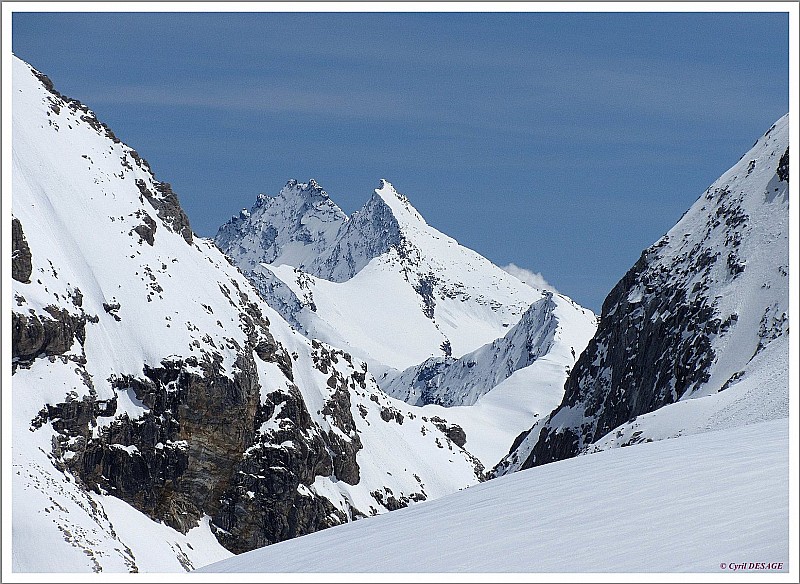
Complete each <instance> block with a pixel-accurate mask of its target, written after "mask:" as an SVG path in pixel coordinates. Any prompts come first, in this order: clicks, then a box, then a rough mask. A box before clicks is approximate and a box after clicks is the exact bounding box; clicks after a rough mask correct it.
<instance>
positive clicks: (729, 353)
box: [499, 114, 789, 472]
mask: <svg viewBox="0 0 800 584" xmlns="http://www.w3.org/2000/svg"><path fill="white" fill-rule="evenodd" d="M788 198H789V118H788V114H787V115H786V116H784V117H782V118H781V119H780V120H778V121H777V122H776V123H775V124H774V125H773V126H772V127H771V128H770V129H769V130H768V131H767V132H766V133H765V134H764V135H763V136H762V137H761V138H759V139H758V140H757V141H756V143H755V144H754V145H753V147H752V148H751V150H750V151H749V152H747V153H746V154H745V155H744V156H743V157H742V158H741V159H740V160H739V162H737V163H736V164H735V165H734V166H733V167H731V168H730V169H729V170H728V171H727V172H726V173H724V174H723V175H722V176H721V177H720V178H719V179H718V180H717V181H715V182H714V184H712V185H711V186H710V187H709V188H708V189H707V190H706V192H705V193H703V194H702V195H701V196H700V198H699V199H698V200H697V202H696V203H695V204H694V205H693V206H692V207H691V208H690V209H689V210H688V211H687V212H686V213H685V214H684V216H683V217H682V218H681V220H680V221H679V222H678V223H677V224H676V225H675V227H673V228H672V229H671V230H670V231H669V232H668V233H667V234H666V235H665V236H664V237H662V238H661V239H660V240H659V241H658V242H656V243H655V244H654V245H653V246H651V247H650V248H649V249H647V250H645V251H644V252H643V253H642V257H641V258H640V259H639V261H638V262H637V263H636V264H635V265H634V266H633V267H632V268H631V270H630V271H629V272H628V273H627V274H626V275H625V276H624V277H623V279H622V280H620V282H619V283H618V284H617V285H616V287H615V288H614V289H613V290H612V291H611V293H610V294H609V296H608V297H607V298H606V300H605V302H604V303H603V311H602V314H601V317H600V326H599V328H598V331H597V334H596V335H595V337H594V338H593V339H592V340H591V341H590V342H589V345H588V346H587V348H586V350H585V352H584V353H583V354H582V355H581V357H580V359H579V360H578V362H577V364H576V366H575V368H574V369H573V371H572V373H571V374H570V377H569V379H568V380H567V383H566V385H565V395H564V400H563V401H562V403H561V404H560V405H559V407H558V408H557V409H556V410H554V411H553V412H552V413H551V415H550V416H549V419H548V420H547V421H546V422H543V423H537V425H536V426H535V428H534V429H533V430H532V431H531V432H530V433H529V435H528V436H527V437H526V438H525V439H524V440H523V442H522V443H521V444H520V445H519V451H518V452H516V453H512V454H511V456H510V457H509V459H508V460H507V461H504V463H503V464H502V465H501V468H500V469H499V471H500V472H508V471H509V470H513V469H515V468H518V467H519V466H520V465H521V466H522V467H523V468H527V467H529V466H531V465H536V464H544V463H546V462H550V461H553V460H558V459H562V458H566V457H569V456H574V455H575V454H577V453H578V452H581V451H582V450H584V449H586V448H587V447H589V445H591V444H593V443H595V442H598V441H601V440H602V442H603V444H611V443H612V442H614V440H615V439H613V438H603V437H604V436H606V435H607V434H609V433H610V432H612V431H613V434H614V436H617V435H619V437H620V439H623V440H630V439H634V440H635V439H641V440H644V439H647V438H650V439H656V438H657V437H666V436H675V435H677V434H679V433H681V432H690V431H701V430H702V429H704V428H706V427H721V426H722V427H724V426H726V425H729V426H733V425H740V424H746V423H750V422H754V421H758V420H764V419H774V418H782V417H787V416H788V391H789V386H788V384H789V379H788V374H789V368H788V350H789V318H788V311H789V244H788V242H789V201H788ZM700 398H702V399H701V400H700ZM687 400H699V401H698V403H697V404H691V405H685V406H679V405H678V404H677V403H676V402H682V401H687ZM670 404H675V405H674V406H671V408H670V410H669V411H670V412H673V413H674V415H673V414H670V415H666V414H663V415H662V414H661V410H660V409H659V408H663V407H664V406H668V405H670ZM737 404H739V405H737ZM745 404H746V407H745ZM734 410H735V413H734ZM649 412H658V414H657V415H656V414H654V415H648V416H644V414H648V413H649ZM678 412H681V413H682V414H685V415H689V416H690V419H683V418H682V417H681V415H678V414H677V413H678ZM689 412H692V413H691V414H689ZM705 415H707V416H709V417H708V418H707V419H704V416H705ZM656 419H658V422H655V420H656ZM668 420H669V421H670V422H669V423H668ZM723 421H724V422H723ZM543 424H544V425H543ZM650 424H655V426H653V427H652V428H650V426H649V425H650ZM619 426H622V427H621V428H620V429H619V430H616V428H617V427H619ZM633 433H637V434H636V437H635V438H634V436H633Z"/></svg>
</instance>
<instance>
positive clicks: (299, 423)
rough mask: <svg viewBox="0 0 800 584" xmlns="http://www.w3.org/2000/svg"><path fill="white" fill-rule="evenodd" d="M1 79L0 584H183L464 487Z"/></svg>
mask: <svg viewBox="0 0 800 584" xmlns="http://www.w3.org/2000/svg"><path fill="white" fill-rule="evenodd" d="M13 67H14V69H13V77H12V81H13V98H14V100H13V128H12V136H13V152H12V158H13V162H12V172H13V177H12V178H13V180H12V184H13V203H12V213H13V226H12V227H13V229H12V240H13V241H12V244H13V259H12V276H13V279H14V282H13V303H12V306H11V307H10V308H11V312H12V314H11V317H12V329H13V333H12V359H13V375H12V425H13V429H12V446H11V459H12V460H11V461H10V464H11V465H12V472H13V475H12V476H13V484H12V487H11V488H12V493H13V509H12V510H11V513H12V522H13V540H12V542H11V545H12V557H13V569H14V571H20V572H29V571H43V572H51V571H58V572H71V571H92V570H94V571H135V570H139V571H159V572H163V571H182V570H188V569H191V568H194V567H197V566H200V565H203V564H204V563H207V562H211V561H214V560H216V559H220V558H223V557H226V556H229V555H230V554H231V552H241V551H245V550H249V549H253V548H255V547H259V546H263V545H267V544H269V543H273V542H275V541H281V540H284V539H286V538H290V537H295V536H298V535H302V534H304V533H309V532H312V531H316V530H319V529H323V528H325V527H329V526H331V525H335V524H338V523H342V522H347V521H350V520H351V519H353V518H357V517H363V516H369V515H372V514H376V513H382V512H385V511H387V510H392V509H396V508H399V507H402V506H405V505H408V504H411V503H414V502H416V501H422V500H426V499H433V498H435V497H438V496H442V495H444V494H447V493H450V492H453V491H455V490H457V489H459V488H463V487H466V486H468V485H472V484H475V483H477V482H478V481H479V477H480V474H481V472H480V471H481V469H480V465H479V464H478V463H477V461H476V460H475V459H474V458H473V457H472V456H471V455H470V454H469V453H467V452H466V451H464V450H463V449H462V448H460V447H459V446H458V445H457V444H456V443H455V442H453V441H452V440H451V439H450V438H449V437H448V435H447V433H448V432H449V433H450V434H452V432H451V431H450V428H451V426H450V424H448V423H447V422H445V421H438V420H437V421H436V423H433V422H432V421H431V420H430V419H428V418H427V416H425V415H424V412H421V411H420V410H419V409H418V408H413V407H411V406H409V405H407V404H405V403H404V402H401V401H399V400H395V399H392V398H390V397H388V396H386V395H385V394H384V393H383V392H381V391H380V390H379V389H378V387H377V385H376V383H375V381H374V379H373V377H372V375H371V374H370V372H369V371H368V370H367V366H366V364H365V363H363V362H362V361H359V360H358V359H356V358H355V357H353V356H351V355H350V354H347V353H345V352H344V351H341V350H339V349H336V348H334V347H331V346H329V345H326V344H324V343H320V342H316V341H315V342H313V343H312V342H311V341H309V340H307V339H306V338H305V337H303V336H301V335H300V334H298V333H296V332H295V331H293V330H292V329H291V328H290V326H289V325H288V324H287V323H286V322H285V321H284V320H283V319H282V318H281V317H280V315H279V314H278V313H277V312H275V311H274V310H272V309H271V308H270V307H269V306H268V305H267V304H266V303H265V302H264V301H262V300H261V299H260V298H259V297H258V294H257V293H256V291H255V289H254V288H252V286H251V285H250V283H249V282H248V280H247V279H246V278H245V277H244V276H243V275H242V274H241V272H240V271H239V270H238V269H237V268H235V267H234V266H232V265H230V263H229V262H228V261H227V260H226V258H225V257H224V256H223V255H222V253H220V252H219V250H218V249H217V248H216V247H215V245H214V244H213V243H212V242H211V241H208V240H203V239H201V238H198V237H196V236H194V235H193V234H192V231H191V228H190V226H189V222H188V219H187V218H186V215H185V214H184V213H183V211H182V210H181V208H180V205H179V204H178V200H177V197H176V196H175V194H174V193H173V192H172V190H171V189H170V187H169V185H168V184H166V183H163V182H160V181H158V180H156V178H155V177H154V175H153V173H152V172H151V170H150V167H149V165H148V164H147V162H145V161H144V160H143V159H142V158H141V157H140V156H139V154H138V153H136V152H135V151H134V150H132V149H131V148H129V147H128V146H126V145H125V144H123V143H122V142H120V140H119V139H118V138H117V137H116V136H114V134H113V133H112V132H111V131H110V130H109V129H108V128H107V127H105V126H104V125H103V124H102V123H101V122H99V121H98V120H97V118H96V117H95V116H94V114H93V113H92V112H91V110H89V109H88V108H87V107H86V106H84V105H82V104H80V103H79V102H77V101H75V100H70V99H68V98H66V97H64V96H62V95H61V94H59V93H58V92H57V91H56V90H55V89H54V88H53V86H52V83H51V82H50V80H49V79H47V78H46V77H45V76H44V75H42V74H40V73H38V72H36V71H34V70H32V69H31V68H30V67H29V66H28V65H27V64H25V63H24V62H22V61H20V60H18V59H16V58H14V59H13ZM43 550H46V553H42V552H43Z"/></svg>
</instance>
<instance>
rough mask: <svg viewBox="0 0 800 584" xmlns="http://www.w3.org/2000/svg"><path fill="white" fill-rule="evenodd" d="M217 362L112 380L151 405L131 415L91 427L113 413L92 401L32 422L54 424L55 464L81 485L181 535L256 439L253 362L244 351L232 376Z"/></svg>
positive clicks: (192, 362) (111, 404) (178, 364)
mask: <svg viewBox="0 0 800 584" xmlns="http://www.w3.org/2000/svg"><path fill="white" fill-rule="evenodd" d="M220 365H221V358H214V356H211V355H207V356H206V357H205V358H204V359H203V360H199V361H198V360H196V359H192V358H189V359H186V360H181V359H177V360H168V359H165V360H163V361H162V362H161V366H160V367H145V369H144V375H143V376H142V377H132V376H123V377H119V378H115V379H114V380H113V384H114V386H115V388H116V390H117V391H118V392H127V393H128V397H129V398H130V399H133V400H135V401H136V402H138V403H141V404H142V405H143V406H145V407H146V408H148V411H147V412H145V413H144V414H143V415H142V416H141V417H140V418H137V419H131V418H130V417H129V416H128V415H127V414H122V415H120V416H117V417H116V418H115V419H114V420H113V421H112V422H111V423H110V424H104V425H102V426H101V427H100V428H96V426H97V425H98V420H97V418H98V417H100V416H104V417H108V416H114V415H115V414H116V400H108V401H106V402H97V401H95V400H94V399H93V398H92V397H91V395H90V396H88V397H85V398H83V400H82V401H77V400H71V401H70V400H68V401H67V402H65V403H60V404H56V405H53V406H47V407H46V408H45V409H43V410H42V412H40V415H39V424H41V423H42V422H46V421H53V428H54V429H55V430H56V431H57V432H59V434H60V437H59V438H58V440H57V441H56V447H55V454H56V456H57V458H58V459H59V460H62V461H63V463H64V464H65V466H66V467H67V468H69V469H70V470H71V471H72V472H73V473H74V474H75V475H76V476H77V477H79V478H80V479H81V480H82V481H83V483H84V484H85V485H86V486H87V487H88V488H90V489H93V490H96V491H98V492H106V493H109V494H112V495H114V496H116V497H119V498H120V499H123V500H125V501H127V502H129V503H130V504H131V505H133V506H134V507H136V508H137V509H139V510H140V511H143V512H144V513H147V514H148V515H150V516H151V517H153V518H156V519H159V520H162V521H164V523H166V524H167V525H170V526H171V527H173V528H175V529H178V530H180V531H182V532H186V531H187V530H188V529H190V528H191V527H194V526H195V525H196V524H197V521H198V520H199V519H200V518H201V517H202V515H203V514H205V513H210V512H213V511H214V510H215V509H216V508H218V507H219V499H220V496H221V494H222V492H223V491H224V490H225V489H226V488H227V484H228V481H229V480H230V477H231V475H232V473H233V468H234V467H235V465H236V463H237V460H238V459H239V457H240V456H241V453H242V452H243V451H244V450H245V448H246V447H247V446H249V444H251V443H252V442H253V439H254V434H255V429H254V423H253V421H254V419H255V414H256V411H257V409H258V402H259V391H260V388H259V386H258V383H257V381H256V379H257V377H256V376H255V372H254V367H255V366H254V363H253V362H252V358H251V359H250V360H249V362H248V359H247V358H246V357H245V356H244V355H242V356H241V357H240V358H239V359H238V360H237V363H236V368H235V370H234V373H233V375H232V376H231V377H228V376H226V375H223V374H222V373H221V371H220ZM198 369H199V370H200V371H202V374H199V373H197V370H198ZM65 411H68V412H73V413H72V414H71V415H67V416H65V415H64V412H65Z"/></svg>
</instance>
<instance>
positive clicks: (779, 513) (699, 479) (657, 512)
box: [199, 419, 789, 574]
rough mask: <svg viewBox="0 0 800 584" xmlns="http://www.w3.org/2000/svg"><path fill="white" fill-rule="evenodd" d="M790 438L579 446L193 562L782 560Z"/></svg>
mask: <svg viewBox="0 0 800 584" xmlns="http://www.w3.org/2000/svg"><path fill="white" fill-rule="evenodd" d="M788 441H789V431H788V420H786V419H783V420H774V421H771V422H763V423H759V424H753V425H750V426H746V427H742V428H737V429H733V430H720V431H716V432H707V433H705V434H700V435H694V436H686V437H682V438H675V439H672V440H664V441H661V442H652V443H648V444H640V445H635V446H631V447H628V448H619V449H614V450H610V451H606V452H600V453H597V454H591V455H584V456H579V457H576V458H572V459H569V460H564V461H561V462H556V463H552V464H548V465H544V466H541V467H536V468H533V469H530V470H526V471H520V472H517V473H515V474H513V475H509V476H505V477H500V478H498V479H495V480H492V481H490V482H488V483H483V484H480V485H477V486H474V487H470V488H469V489H467V490H465V491H461V492H459V493H455V494H453V495H449V496H447V497H443V498H441V499H439V500H436V501H431V502H428V503H424V504H421V505H416V506H414V507H411V508H408V509H402V510H399V511H396V512H393V513H390V514H387V515H381V516H378V517H373V518H370V519H365V520H360V521H357V522H355V523H349V524H346V525H341V526H338V527H334V528H331V529H328V530H325V531H322V532H318V533H314V534H311V535H307V536H304V537H301V538H297V539H294V540H290V541H286V542H282V543H279V544H275V545H272V546H268V547H266V548H262V549H259V550H254V551H252V552H248V553H246V554H242V555H240V556H237V557H234V558H231V559H228V560H223V561H222V562H219V563H216V564H212V565H210V566H207V567H205V568H203V569H201V570H199V571H201V572H229V573H233V572H319V573H321V572H389V573H391V572H401V573H409V572H420V573H435V572H501V573H502V572H710V573H714V574H719V573H722V572H725V573H726V574H727V573H729V572H732V571H733V570H732V569H731V568H730V566H734V567H736V565H737V564H740V563H745V564H747V563H749V562H753V563H756V562H761V563H769V564H771V565H772V567H773V568H774V571H784V572H785V571H788V569H789V566H788V560H789V472H788V470H789V457H788V448H787V444H788ZM723 564H724V566H725V567H724V568H723V567H722V566H723ZM737 571H738V569H737Z"/></svg>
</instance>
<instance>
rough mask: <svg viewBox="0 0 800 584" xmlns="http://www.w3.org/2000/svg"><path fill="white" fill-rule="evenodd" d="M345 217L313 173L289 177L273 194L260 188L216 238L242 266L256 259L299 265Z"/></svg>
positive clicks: (316, 252)
mask: <svg viewBox="0 0 800 584" xmlns="http://www.w3.org/2000/svg"><path fill="white" fill-rule="evenodd" d="M346 220H347V215H345V213H344V211H342V210H341V209H340V208H339V207H338V206H337V205H336V203H334V202H333V201H332V200H331V198H330V197H329V196H328V193H326V192H325V190H324V189H323V188H322V187H321V186H320V185H319V184H318V183H317V182H316V181H315V180H314V179H313V178H312V179H310V180H309V181H308V182H307V183H300V182H298V181H297V180H295V179H292V180H289V181H288V182H287V183H286V186H284V187H283V188H282V189H281V191H280V192H279V193H278V194H277V195H275V196H268V195H265V194H259V195H258V197H257V199H256V203H255V205H254V206H253V207H252V208H251V209H250V210H249V211H247V210H242V211H241V212H240V213H239V215H238V216H234V217H232V218H231V219H230V220H229V221H228V222H227V223H225V224H224V225H223V226H222V227H220V229H219V231H218V232H217V235H216V237H215V238H214V241H215V243H216V244H217V246H218V247H219V248H220V249H221V250H222V251H223V252H224V253H225V254H227V255H228V256H229V257H230V258H231V259H232V260H233V261H234V262H235V263H236V264H237V265H238V266H239V267H240V268H241V269H242V270H244V271H245V272H250V271H252V270H253V269H254V268H255V267H256V266H257V265H258V264H260V263H277V264H283V263H288V264H291V265H302V264H304V263H306V262H307V261H310V260H311V259H313V258H314V257H316V256H317V255H319V254H320V253H321V252H322V251H323V250H325V249H326V248H327V247H328V246H329V245H330V243H331V242H332V241H333V239H334V238H335V236H336V234H337V233H338V231H339V228H340V227H341V226H342V224H344V223H345V221H346Z"/></svg>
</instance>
